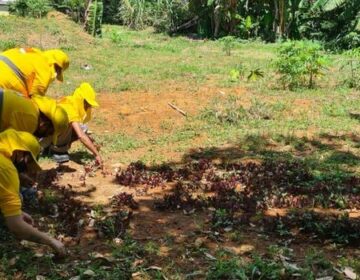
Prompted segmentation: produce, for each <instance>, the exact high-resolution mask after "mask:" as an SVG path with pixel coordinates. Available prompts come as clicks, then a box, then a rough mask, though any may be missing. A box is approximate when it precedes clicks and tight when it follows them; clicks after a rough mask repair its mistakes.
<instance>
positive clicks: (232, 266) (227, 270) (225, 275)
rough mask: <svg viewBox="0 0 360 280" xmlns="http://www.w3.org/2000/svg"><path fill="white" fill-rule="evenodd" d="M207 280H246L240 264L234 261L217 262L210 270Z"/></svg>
mask: <svg viewBox="0 0 360 280" xmlns="http://www.w3.org/2000/svg"><path fill="white" fill-rule="evenodd" d="M206 279H207V280H218V279H244V280H245V279H247V277H246V274H245V271H244V270H243V269H242V268H241V266H240V263H239V261H238V260H236V259H231V260H218V261H216V263H215V264H214V265H213V266H212V267H211V268H210V271H209V273H208V275H207V277H206Z"/></svg>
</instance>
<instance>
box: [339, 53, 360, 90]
mask: <svg viewBox="0 0 360 280" xmlns="http://www.w3.org/2000/svg"><path fill="white" fill-rule="evenodd" d="M344 55H345V57H346V58H345V59H344V60H343V61H344V63H343V65H342V67H341V70H343V69H345V70H349V72H350V75H348V77H346V78H345V79H344V81H343V82H344V84H345V85H347V86H348V87H350V88H356V89H359V88H360V48H356V49H352V50H349V51H346V52H345V53H344Z"/></svg>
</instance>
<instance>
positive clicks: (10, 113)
mask: <svg viewBox="0 0 360 280" xmlns="http://www.w3.org/2000/svg"><path fill="white" fill-rule="evenodd" d="M0 111H1V112H2V113H1V116H0V132H1V131H4V130H5V129H8V128H13V129H15V130H18V131H26V132H29V133H31V134H33V133H34V132H35V131H36V129H37V127H38V122H39V114H40V113H39V109H38V108H37V107H36V106H35V105H34V103H33V102H32V101H31V100H30V99H28V98H25V97H24V96H20V95H19V94H17V93H15V92H12V91H10V90H4V93H3V105H2V110H0Z"/></svg>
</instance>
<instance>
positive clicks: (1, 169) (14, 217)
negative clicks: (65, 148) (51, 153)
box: [0, 129, 66, 256]
mask: <svg viewBox="0 0 360 280" xmlns="http://www.w3.org/2000/svg"><path fill="white" fill-rule="evenodd" d="M39 152H40V145H39V143H38V141H37V140H36V138H35V137H34V136H32V135H31V134H30V133H28V132H23V131H16V130H14V129H7V130H6V131H4V132H1V133H0V210H1V212H2V214H3V216H4V217H5V223H6V225H7V227H8V228H9V230H10V232H12V233H13V234H14V235H15V236H16V237H17V238H18V239H24V240H29V241H32V242H36V243H40V244H45V245H48V246H50V247H51V248H53V249H54V250H55V252H56V253H57V254H59V255H61V256H64V255H65V254H66V251H65V246H64V245H63V244H62V243H61V242H60V241H58V240H56V239H55V238H53V237H51V236H50V235H48V234H46V233H44V232H41V231H39V230H37V229H36V228H35V227H33V220H32V218H31V216H30V215H29V214H27V213H25V212H23V211H22V210H21V205H22V203H21V198H20V194H19V175H18V171H17V168H18V166H21V167H23V166H25V168H26V170H27V171H29V172H32V173H34V172H36V171H37V170H39V169H40V167H39V165H38V163H37V161H36V157H37V156H38V154H39Z"/></svg>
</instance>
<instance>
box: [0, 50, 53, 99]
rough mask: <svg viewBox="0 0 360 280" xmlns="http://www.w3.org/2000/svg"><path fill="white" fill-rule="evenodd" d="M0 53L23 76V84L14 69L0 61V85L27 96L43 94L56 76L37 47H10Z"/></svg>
mask: <svg viewBox="0 0 360 280" xmlns="http://www.w3.org/2000/svg"><path fill="white" fill-rule="evenodd" d="M0 55H3V56H5V57H7V58H8V59H9V60H10V61H11V62H12V63H13V64H14V65H15V66H16V67H17V68H18V69H19V70H20V71H21V72H22V73H23V74H24V77H25V84H24V83H23V81H22V80H21V79H20V78H19V77H18V76H17V75H16V74H15V73H14V71H13V70H12V69H11V68H10V67H9V66H8V65H7V64H6V63H4V62H3V61H0V87H1V88H3V89H12V90H14V91H17V92H21V93H22V94H23V95H25V96H27V97H29V96H31V95H33V94H39V95H45V93H46V91H47V89H48V87H49V85H50V83H51V82H52V81H53V80H54V79H55V78H56V73H55V69H54V67H53V66H52V65H51V64H50V63H49V61H48V59H47V58H46V57H45V56H44V55H42V52H41V51H40V50H37V49H20V48H16V49H10V50H7V51H5V52H3V53H1V54H0Z"/></svg>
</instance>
